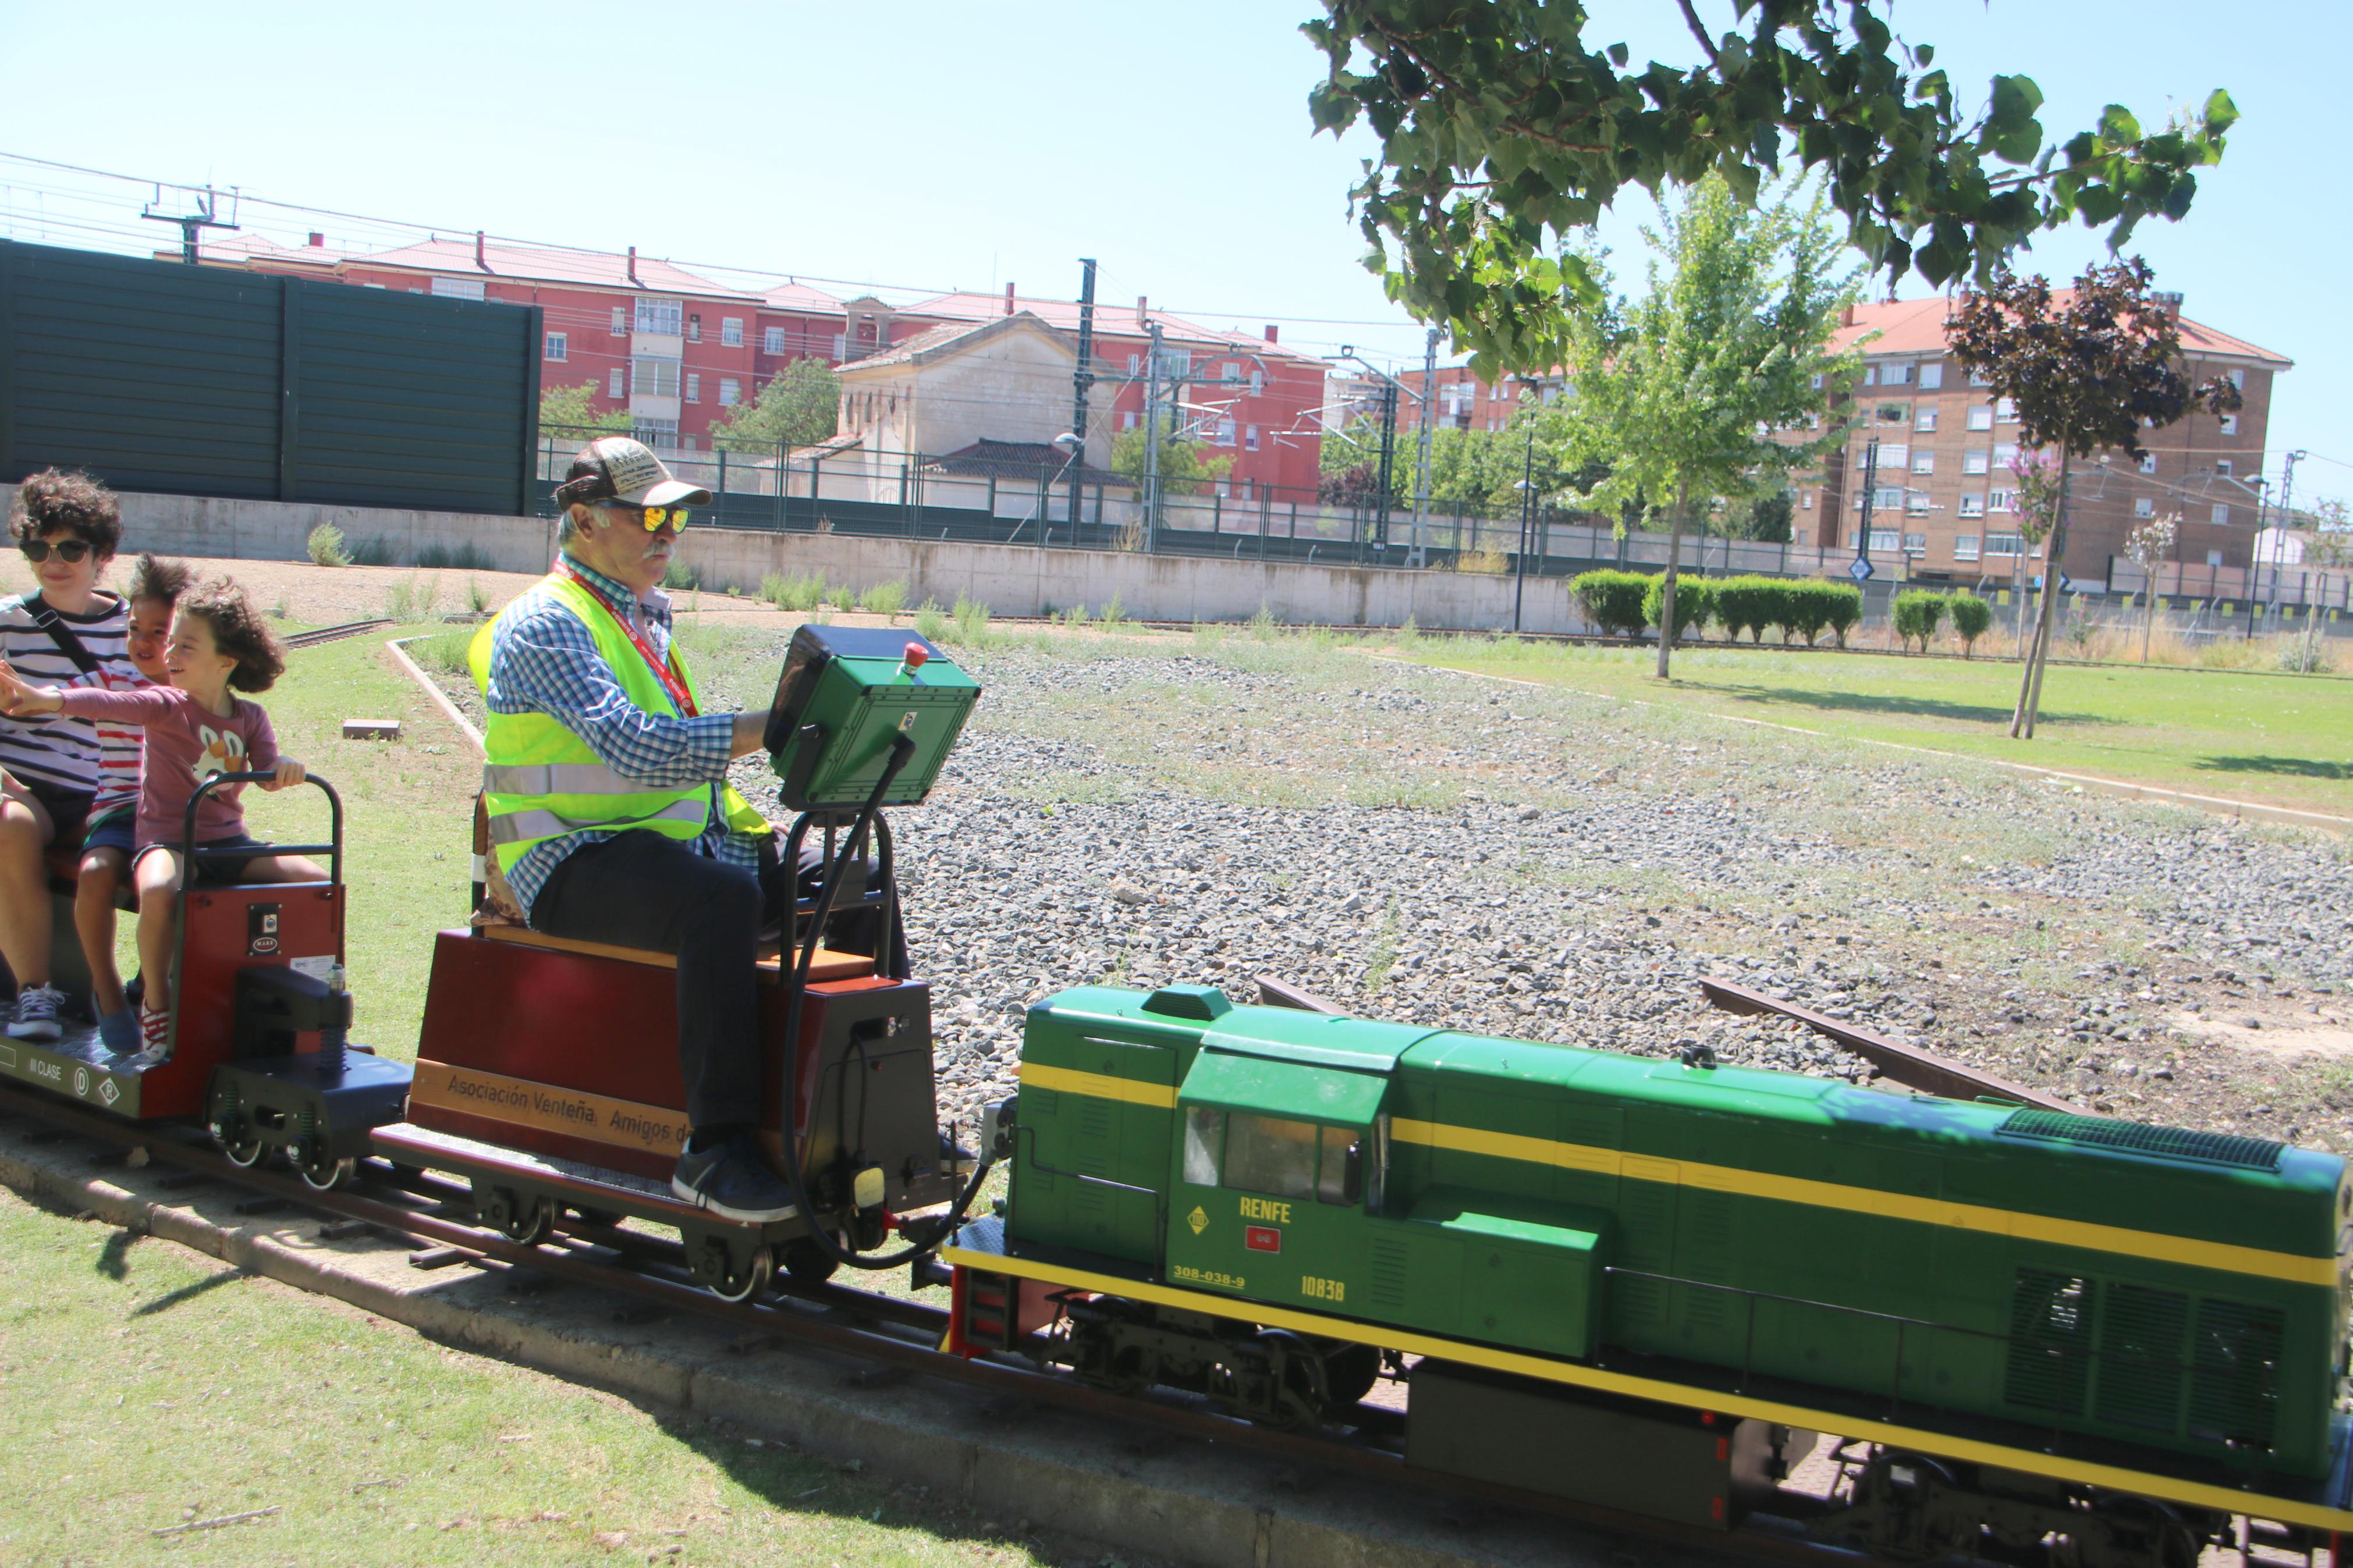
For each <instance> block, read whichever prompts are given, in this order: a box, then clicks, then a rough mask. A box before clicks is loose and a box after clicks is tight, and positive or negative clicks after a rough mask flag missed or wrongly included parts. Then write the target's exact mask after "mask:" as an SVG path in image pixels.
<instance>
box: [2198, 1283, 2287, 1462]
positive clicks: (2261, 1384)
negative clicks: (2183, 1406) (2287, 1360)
mask: <svg viewBox="0 0 2353 1568" xmlns="http://www.w3.org/2000/svg"><path fill="white" fill-rule="evenodd" d="M2285 1339H2286V1324H2285V1322H2284V1320H2283V1318H2282V1316H2281V1314H2280V1312H2279V1310H2277V1309H2276V1308H2272V1307H2254V1306H2249V1305H2248V1304H2247V1303H2245V1302H2243V1301H2222V1300H2202V1301H2200V1302H2199V1303H2198V1332H2197V1337H2196V1339H2195V1341H2194V1343H2193V1349H2192V1352H2191V1354H2192V1363H2191V1366H2192V1370H2191V1373H2190V1379H2189V1435H2190V1436H2193V1437H2200V1438H2204V1439H2206V1440H2207V1441H2210V1442H2220V1443H2230V1444H2232V1445H2234V1446H2240V1447H2257V1448H2268V1447H2271V1445H2272V1418H2273V1416H2274V1415H2275V1414H2276V1413H2277V1411H2278V1407H2279V1363H2280V1354H2281V1352H2282V1349H2283V1348H2284V1342H2285Z"/></svg>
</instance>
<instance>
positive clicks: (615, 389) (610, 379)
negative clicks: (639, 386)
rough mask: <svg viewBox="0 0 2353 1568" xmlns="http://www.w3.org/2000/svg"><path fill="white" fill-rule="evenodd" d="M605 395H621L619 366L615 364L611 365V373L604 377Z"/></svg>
mask: <svg viewBox="0 0 2353 1568" xmlns="http://www.w3.org/2000/svg"><path fill="white" fill-rule="evenodd" d="M605 395H606V396H607V397H618V396H620V395H621V367H620V366H619V365H615V366H614V367H613V374H611V375H609V376H607V377H606V378H605Z"/></svg>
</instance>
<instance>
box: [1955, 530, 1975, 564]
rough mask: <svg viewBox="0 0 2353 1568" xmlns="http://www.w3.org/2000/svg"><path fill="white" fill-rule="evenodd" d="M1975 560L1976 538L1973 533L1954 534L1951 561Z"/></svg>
mask: <svg viewBox="0 0 2353 1568" xmlns="http://www.w3.org/2000/svg"><path fill="white" fill-rule="evenodd" d="M1977 558H1978V536H1977V535H1976V534H1974V533H1957V534H1955V535H1954V536H1953V559H1954V560H1956V561H1975V560H1976V559H1977Z"/></svg>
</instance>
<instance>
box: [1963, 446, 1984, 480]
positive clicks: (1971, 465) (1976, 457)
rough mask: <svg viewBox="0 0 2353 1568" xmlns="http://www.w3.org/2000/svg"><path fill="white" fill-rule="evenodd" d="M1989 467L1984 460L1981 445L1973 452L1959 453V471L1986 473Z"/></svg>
mask: <svg viewBox="0 0 2353 1568" xmlns="http://www.w3.org/2000/svg"><path fill="white" fill-rule="evenodd" d="M1989 468H1990V466H1989V464H1988V463H1987V461H1986V453H1985V449H1984V448H1983V447H1979V448H1978V450H1976V451H1974V452H1963V453H1962V454H1961V472H1963V473H1965V474H1982V473H1986V472H1989Z"/></svg>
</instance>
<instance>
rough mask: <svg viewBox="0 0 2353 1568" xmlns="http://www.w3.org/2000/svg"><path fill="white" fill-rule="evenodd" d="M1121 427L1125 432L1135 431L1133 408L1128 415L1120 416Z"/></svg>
mask: <svg viewBox="0 0 2353 1568" xmlns="http://www.w3.org/2000/svg"><path fill="white" fill-rule="evenodd" d="M1119 427H1120V428H1121V429H1123V430H1133V429H1134V428H1135V410H1134V409H1133V408H1131V409H1129V410H1128V411H1127V412H1126V413H1124V414H1123V415H1121V416H1119Z"/></svg>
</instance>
